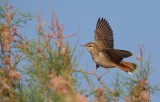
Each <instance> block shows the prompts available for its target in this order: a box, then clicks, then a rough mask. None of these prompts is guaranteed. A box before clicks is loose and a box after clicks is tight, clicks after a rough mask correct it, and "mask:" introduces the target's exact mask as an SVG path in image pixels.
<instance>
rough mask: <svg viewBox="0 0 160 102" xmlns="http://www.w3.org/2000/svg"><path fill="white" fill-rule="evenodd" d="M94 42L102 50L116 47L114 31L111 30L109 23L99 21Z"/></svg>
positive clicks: (102, 20)
mask: <svg viewBox="0 0 160 102" xmlns="http://www.w3.org/2000/svg"><path fill="white" fill-rule="evenodd" d="M94 40H95V43H97V44H98V46H99V47H100V49H106V48H111V49H112V48H113V47H114V43H113V42H114V39H113V32H112V29H111V28H110V25H109V23H108V22H107V21H106V20H105V19H103V18H99V19H98V21H97V25H96V30H95V36H94Z"/></svg>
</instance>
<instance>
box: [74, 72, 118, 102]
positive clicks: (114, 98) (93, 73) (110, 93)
mask: <svg viewBox="0 0 160 102" xmlns="http://www.w3.org/2000/svg"><path fill="white" fill-rule="evenodd" d="M75 71H76V72H82V73H86V74H92V75H94V76H95V77H96V79H97V80H98V82H99V83H100V84H101V85H102V86H103V88H104V89H105V90H106V91H107V92H108V93H109V95H110V96H111V97H112V99H113V101H114V102H118V101H117V99H116V97H115V96H114V95H113V93H112V91H111V90H110V89H109V88H108V87H107V86H106V85H105V84H104V82H103V81H101V77H102V76H104V75H105V74H106V73H108V70H106V72H105V73H104V74H102V75H101V76H98V75H97V74H96V71H94V70H91V72H84V71H80V70H75Z"/></svg>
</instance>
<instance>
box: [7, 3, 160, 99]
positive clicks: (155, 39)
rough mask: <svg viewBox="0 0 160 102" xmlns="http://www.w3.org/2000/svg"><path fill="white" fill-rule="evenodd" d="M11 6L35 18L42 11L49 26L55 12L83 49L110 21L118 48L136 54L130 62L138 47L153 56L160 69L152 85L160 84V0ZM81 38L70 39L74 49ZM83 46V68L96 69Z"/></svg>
mask: <svg viewBox="0 0 160 102" xmlns="http://www.w3.org/2000/svg"><path fill="white" fill-rule="evenodd" d="M9 3H10V4H13V5H15V7H18V8H19V9H20V10H22V11H27V12H29V13H31V14H32V15H34V16H36V15H37V11H38V10H40V12H41V14H42V16H43V20H44V21H47V22H48V23H49V21H50V20H51V9H53V10H54V12H55V13H56V15H57V17H58V18H59V22H60V23H61V24H63V25H64V34H65V35H67V34H73V33H78V34H80V41H79V45H80V44H85V43H87V42H88V41H93V36H94V30H95V26H96V22H97V19H98V18H99V17H104V18H106V19H107V20H108V22H109V23H110V26H111V28H112V30H113V33H114V40H115V41H114V44H115V48H117V49H124V50H129V51H131V52H132V53H133V54H134V56H133V57H131V58H128V59H126V60H127V61H133V62H135V61H136V58H135V55H136V54H138V45H139V44H144V45H145V54H146V56H148V55H149V54H151V58H152V66H153V67H154V68H157V69H156V71H155V72H154V74H153V75H152V76H151V78H150V79H149V82H151V83H160V81H159V80H160V74H159V73H160V68H159V66H160V64H159V56H160V47H159V44H160V11H159V10H160V0H117V1H116V0H79V1H78V0H14V1H13V0H9ZM35 22H36V21H35ZM35 22H33V21H31V22H29V23H28V25H27V26H26V27H25V28H23V30H21V32H22V33H23V32H25V34H26V35H31V34H33V33H35V28H36V23H35ZM79 32H80V33H79ZM33 37H34V36H33ZM77 37H78V36H76V37H73V38H71V39H70V41H71V45H72V46H74V44H75V41H76V39H77ZM79 45H78V50H79V51H77V52H81V51H83V55H82V56H81V58H80V59H79V60H78V61H79V63H80V65H81V66H82V67H83V68H87V70H88V69H90V68H93V67H95V66H94V63H93V61H92V59H91V56H90V54H89V53H88V52H87V51H86V50H85V49H84V48H82V47H80V46H79ZM118 71H119V72H121V71H120V70H118ZM115 73H116V70H115V69H111V70H110V72H109V74H107V75H106V76H105V78H104V80H109V78H108V77H107V76H109V75H111V76H112V74H115ZM122 73H123V72H122ZM123 74H125V73H123ZM158 97H160V96H154V97H153V99H152V102H157V101H156V100H157V99H158Z"/></svg>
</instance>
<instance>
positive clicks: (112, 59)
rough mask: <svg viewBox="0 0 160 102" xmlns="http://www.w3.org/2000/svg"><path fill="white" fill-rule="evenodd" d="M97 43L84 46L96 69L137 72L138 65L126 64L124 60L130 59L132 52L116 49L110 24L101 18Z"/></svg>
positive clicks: (96, 35)
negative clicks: (115, 68) (114, 68)
mask: <svg viewBox="0 0 160 102" xmlns="http://www.w3.org/2000/svg"><path fill="white" fill-rule="evenodd" d="M94 41H95V42H89V43H87V44H86V45H84V46H85V47H86V48H87V49H88V51H89V52H90V53H91V55H92V58H93V60H94V62H95V63H96V68H98V67H99V66H102V67H104V68H112V67H117V68H119V69H121V70H123V71H125V72H133V71H135V70H136V64H134V63H131V62H124V61H123V58H127V57H130V56H131V55H132V53H131V52H129V51H126V50H119V49H114V39H113V32H112V29H111V28H110V26H109V23H108V22H107V21H106V20H105V19H103V18H99V19H98V21H97V25H96V30H95V36H94Z"/></svg>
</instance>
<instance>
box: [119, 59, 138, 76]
mask: <svg viewBox="0 0 160 102" xmlns="http://www.w3.org/2000/svg"><path fill="white" fill-rule="evenodd" d="M116 67H118V68H120V69H121V70H123V71H125V72H127V73H133V72H135V71H136V70H137V65H136V64H134V63H131V62H124V61H121V62H120V64H118V65H117V66H116Z"/></svg>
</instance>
